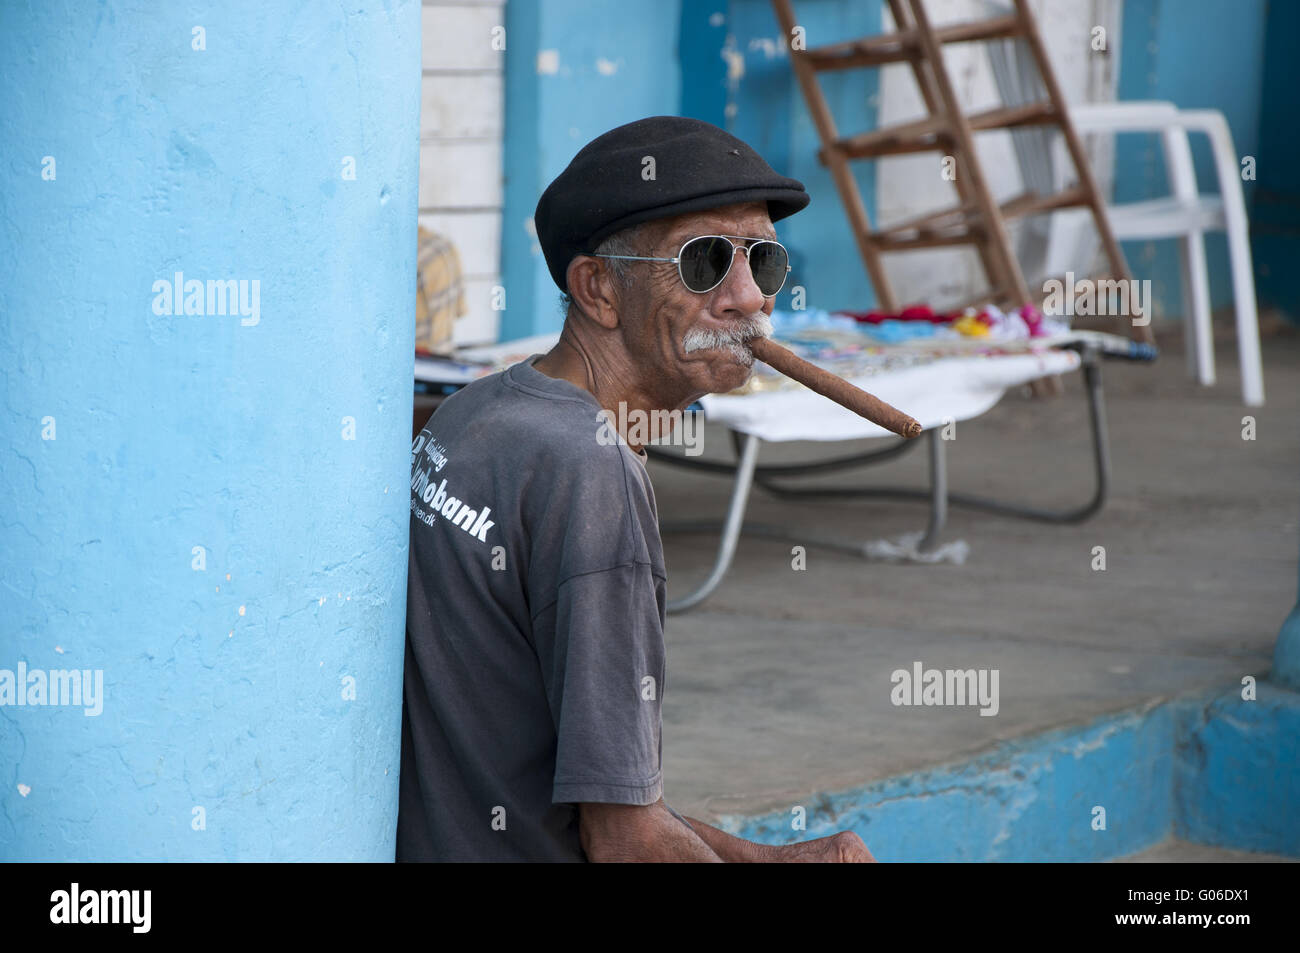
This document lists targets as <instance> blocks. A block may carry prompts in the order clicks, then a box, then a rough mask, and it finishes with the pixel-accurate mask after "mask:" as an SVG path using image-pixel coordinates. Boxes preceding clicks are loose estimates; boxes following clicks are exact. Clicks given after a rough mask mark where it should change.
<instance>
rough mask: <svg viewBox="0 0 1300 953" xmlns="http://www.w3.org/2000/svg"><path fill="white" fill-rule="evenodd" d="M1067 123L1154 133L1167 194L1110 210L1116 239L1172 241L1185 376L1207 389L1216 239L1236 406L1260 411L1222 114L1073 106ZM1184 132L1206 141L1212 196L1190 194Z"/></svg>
mask: <svg viewBox="0 0 1300 953" xmlns="http://www.w3.org/2000/svg"><path fill="white" fill-rule="evenodd" d="M1070 117H1071V118H1072V119H1073V120H1074V124H1075V127H1076V128H1077V129H1078V130H1079V132H1080V133H1088V132H1105V133H1119V132H1154V133H1159V134H1160V136H1161V138H1162V141H1163V144H1164V153H1165V167H1166V169H1167V171H1168V177H1169V185H1170V190H1171V194H1170V195H1169V196H1168V197H1167V198H1159V199H1148V200H1144V201H1141V202H1129V203H1124V204H1121V205H1113V206H1110V207H1109V209H1108V217H1109V219H1110V226H1111V229H1112V230H1113V231H1114V233H1115V237H1116V238H1118V239H1121V240H1122V239H1136V240H1154V239H1159V238H1178V239H1179V250H1180V253H1181V257H1182V273H1183V303H1184V319H1185V322H1186V329H1187V333H1186V341H1187V363H1188V370H1189V372H1190V373H1193V374H1194V376H1195V377H1196V378H1197V380H1198V381H1199V382H1200V383H1201V384H1202V385H1205V386H1209V385H1211V384H1213V383H1214V340H1213V336H1212V335H1211V330H1210V281H1209V271H1208V269H1207V268H1206V264H1205V239H1204V236H1205V233H1206V232H1207V231H1220V230H1221V231H1224V232H1226V233H1227V237H1228V258H1229V261H1230V263H1231V267H1232V294H1233V304H1234V310H1235V311H1236V320H1237V350H1238V353H1239V358H1240V362H1241V389H1242V398H1243V400H1244V401H1245V403H1246V404H1247V405H1249V406H1251V407H1258V406H1261V405H1262V404H1263V403H1264V371H1263V364H1262V361H1261V359H1260V350H1259V316H1258V310H1257V306H1256V302H1255V278H1254V273H1253V269H1252V266H1251V257H1250V226H1249V222H1248V221H1247V218H1246V201H1245V197H1244V194H1243V191H1242V188H1241V175H1240V166H1239V165H1238V160H1237V153H1236V150H1235V149H1234V148H1233V145H1232V133H1231V132H1230V131H1229V129H1228V123H1227V120H1226V119H1224V117H1223V114H1222V113H1220V112H1217V111H1215V110H1212V109H1178V108H1177V107H1176V106H1174V105H1173V104H1172V103H1166V102H1116V103H1093V104H1087V105H1082V106H1073V107H1071V109H1070ZM1189 132H1197V133H1205V134H1206V135H1207V136H1208V137H1209V139H1210V148H1211V151H1212V154H1213V156H1214V168H1215V173H1216V175H1217V176H1218V179H1219V189H1220V194H1219V195H1217V196H1216V195H1201V194H1199V193H1198V192H1197V190H1196V170H1195V168H1194V167H1193V164H1192V150H1191V147H1190V145H1189V144H1188V139H1187V134H1188V133H1189Z"/></svg>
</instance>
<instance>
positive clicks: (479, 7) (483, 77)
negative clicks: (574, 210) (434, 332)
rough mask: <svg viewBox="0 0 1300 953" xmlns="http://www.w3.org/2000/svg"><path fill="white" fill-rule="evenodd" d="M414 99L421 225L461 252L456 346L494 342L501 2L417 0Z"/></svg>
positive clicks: (498, 260)
mask: <svg viewBox="0 0 1300 953" xmlns="http://www.w3.org/2000/svg"><path fill="white" fill-rule="evenodd" d="M422 13H423V23H422V32H423V41H424V51H423V68H424V75H423V78H422V80H421V95H420V224H421V225H423V226H424V227H425V228H429V229H433V230H435V231H438V232H440V233H442V234H444V235H446V236H448V237H449V238H450V239H451V240H452V241H453V242H454V243H455V244H456V249H457V251H458V252H459V253H460V261H461V267H462V268H463V269H464V272H465V298H466V304H467V305H468V306H469V313H468V314H467V315H466V316H465V317H463V318H461V319H460V320H459V321H457V322H456V327H455V331H454V334H453V340H454V341H455V342H456V343H457V344H473V343H482V342H491V341H495V340H496V339H497V327H498V323H499V318H500V312H497V311H493V310H492V306H491V294H492V287H493V286H494V285H498V284H500V282H501V206H502V198H503V196H502V180H501V168H502V164H501V133H502V124H503V116H504V114H505V101H504V89H505V85H504V79H503V77H504V73H503V66H504V63H505V54H504V53H501V52H499V51H496V50H493V49H492V46H491V43H490V39H491V36H492V28H493V27H494V26H498V25H504V23H505V9H504V2H503V0H424V9H423V10H422Z"/></svg>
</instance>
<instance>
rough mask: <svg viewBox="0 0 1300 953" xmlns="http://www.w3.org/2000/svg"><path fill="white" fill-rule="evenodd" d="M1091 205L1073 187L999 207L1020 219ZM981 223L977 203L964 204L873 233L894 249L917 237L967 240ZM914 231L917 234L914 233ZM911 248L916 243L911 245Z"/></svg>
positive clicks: (1005, 215) (1031, 194)
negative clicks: (896, 245) (970, 232)
mask: <svg viewBox="0 0 1300 953" xmlns="http://www.w3.org/2000/svg"><path fill="white" fill-rule="evenodd" d="M1087 204H1088V197H1087V195H1085V194H1084V191H1083V189H1080V188H1071V189H1065V190H1064V191H1061V192H1055V193H1053V194H1051V195H1039V194H1038V193H1036V192H1026V193H1025V194H1023V195H1018V196H1016V197H1015V198H1013V199H1009V200H1008V201H1006V202H1003V203H1002V204H1001V205H1000V206H999V207H998V210H999V211H1000V212H1001V214H1002V217H1003V218H1016V217H1018V216H1024V215H1036V214H1038V213H1039V212H1048V211H1051V210H1053V209H1058V208H1071V207H1076V206H1081V205H1087ZM978 224H979V210H978V209H977V208H976V207H975V206H974V205H973V204H964V205H958V206H954V207H952V208H945V209H940V210H939V211H937V212H927V213H926V214H924V215H919V216H917V217H916V218H911V219H908V220H906V221H903V222H898V223H897V224H895V225H889V226H887V227H885V228H882V229H880V231H877V232H873V233H872V234H871V240H872V241H873V242H874V243H876V244H877V245H878V246H879V247H881V248H884V247H886V246H890V247H891V248H892V246H893V244H895V243H899V242H904V243H910V242H911V241H912V239H914V238H951V239H954V240H956V239H958V238H959V236H962V237H963V240H964V236H965V235H966V233H968V232H969V231H971V230H972V229H976V230H977V228H978ZM953 229H964V230H965V231H964V232H959V233H956V234H945V233H951V232H952V230H953ZM912 232H915V233H916V234H915V235H911V234H910V233H912ZM905 236H906V237H905ZM954 243H956V241H954ZM908 247H913V246H912V245H911V244H909V245H908Z"/></svg>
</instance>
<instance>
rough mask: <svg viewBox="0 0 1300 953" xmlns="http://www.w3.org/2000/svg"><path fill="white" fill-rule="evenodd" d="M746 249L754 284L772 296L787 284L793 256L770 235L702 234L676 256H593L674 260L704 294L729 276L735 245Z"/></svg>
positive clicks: (683, 276)
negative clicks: (758, 237)
mask: <svg viewBox="0 0 1300 953" xmlns="http://www.w3.org/2000/svg"><path fill="white" fill-rule="evenodd" d="M732 239H737V240H739V241H742V242H753V243H754V244H752V245H748V246H746V245H737V244H736V243H735V242H733V241H732ZM737 248H739V249H740V250H741V251H743V252H744V253H745V258H746V259H748V261H749V270H750V271H751V272H752V273H753V275H754V284H756V285H758V290H759V291H761V292H762V293H763V297H765V298H771V297H774V296H775V295H776V293H777V292H778V291H780V290H781V288H782V286H783V285H784V284H785V278H786V275H788V274H789V273H790V256H789V254H788V253H787V252H786V250H785V246H784V245H782V244H781V243H780V242H774V241H772V240H771V239H770V238H760V239H753V238H746V237H745V236H744V235H700V236H698V237H696V238H692V239H690V240H688V241H687V242H686V243H685V244H684V245H682V247H681V250H680V251H678V252H677V257H676V258H642V257H640V256H638V255H595V254H593V255H592V256H591V257H593V258H623V259H626V260H627V261H662V262H669V263H672V264H675V265H676V266H677V274H678V275H680V276H681V279H682V284H684V285H685V286H686V288H687V290H688V291H693V292H695V293H696V294H704V293H705V292H706V291H712V290H713V289H714V288H716V287H718V285H720V284H722V282H723V281H724V280H725V279H726V277H727V274H728V273H729V272H730V271H731V264H732V262H734V261H735V260H736V249H737Z"/></svg>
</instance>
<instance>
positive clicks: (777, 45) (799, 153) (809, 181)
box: [684, 0, 882, 310]
mask: <svg viewBox="0 0 1300 953" xmlns="http://www.w3.org/2000/svg"><path fill="white" fill-rule="evenodd" d="M881 6H882V4H881V3H878V2H870V3H862V2H857V0H821V2H816V0H811V2H810V0H803V2H801V3H796V4H795V15H796V18H797V20H798V24H799V26H802V27H803V28H804V30H805V41H806V43H807V45H808V46H809V47H815V46H823V45H826V44H829V43H838V42H841V41H843V40H850V39H855V38H857V37H860V36H867V35H870V34H875V33H880V32H881V29H882V27H881V17H880V10H881ZM726 23H727V25H726V31H727V33H728V34H729V36H730V42H729V46H730V47H731V48H732V49H734V50H735V52H736V54H738V55H740V56H743V58H744V69H743V76H741V77H740V78H739V80H738V81H737V82H736V83H735V85H734V89H733V92H732V95H731V97H730V102H731V103H732V104H733V106H734V108H733V109H732V110H731V114H730V115H729V116H728V117H727V125H726V128H727V129H728V130H729V131H730V132H732V133H733V134H734V135H736V136H739V137H740V138H741V139H744V140H745V141H746V142H748V143H750V144H751V145H752V146H754V148H755V149H757V150H758V151H759V153H760V154H762V155H763V156H764V157H765V158H766V159H767V160H768V162H770V163H771V164H772V166H773V168H775V169H776V170H777V171H778V172H781V173H782V174H784V175H791V176H794V177H795V178H796V179H799V180H800V181H801V182H803V184H804V186H805V187H806V188H807V189H808V192H809V194H810V195H811V196H812V202H811V203H810V204H809V205H808V207H807V208H805V209H804V210H803V211H801V212H799V213H798V214H796V215H794V216H792V217H791V218H789V219H787V220H785V221H783V222H779V223H777V234H778V235H779V236H780V237H781V240H782V241H783V242H784V243H785V244H786V245H787V247H788V248H789V249H790V264H791V267H792V269H793V270H792V271H791V273H790V278H789V280H788V281H787V282H786V286H785V288H783V289H782V291H781V294H780V295H778V296H777V304H776V306H777V307H778V308H784V309H788V308H789V307H790V303H791V295H792V293H793V291H794V289H795V288H796V287H797V286H802V287H803V288H804V289H806V300H805V305H806V306H807V307H809V308H825V309H827V310H836V309H849V310H866V309H869V308H871V307H873V306H874V305H875V303H876V297H875V292H874V291H873V290H872V287H871V283H870V281H869V280H868V278H867V273H866V269H865V267H864V266H863V264H862V259H861V258H860V257H859V256H858V251H857V246H856V245H855V244H854V240H853V233H852V230H851V229H850V228H849V221H848V216H847V215H846V214H845V211H844V206H843V205H841V204H840V200H839V194H838V193H837V192H836V191H835V185H834V183H833V182H832V181H831V177H830V173H829V172H828V171H827V170H826V168H825V166H823V165H822V164H821V163H820V162H818V161H817V150H818V149H819V148H821V141H820V140H819V139H818V138H817V130H816V128H815V127H814V125H813V121H812V116H811V114H810V113H809V112H808V108H807V106H805V105H804V100H803V96H802V95H801V93H800V92H799V84H798V83H797V82H796V80H795V77H794V71H793V70H792V69H791V68H790V54H789V52H788V50H787V49H786V46H785V42H786V41H785V37H784V36H782V34H781V32H780V26H779V24H778V23H777V21H776V16H775V15H774V14H773V12H772V5H771V3H770V2H769V0H731V3H730V11H729V15H728V19H727V21H726ZM719 58H721V57H720V56H719ZM684 65H685V67H686V72H685V75H686V76H687V77H688V79H689V77H691V76H693V75H695V73H696V70H695V69H694V64H684ZM878 77H879V73H878V71H876V70H848V71H844V72H833V73H825V74H822V76H821V77H820V81H821V84H822V90H823V92H824V94H825V96H826V100H827V103H828V104H829V106H830V109H831V114H832V115H833V116H834V118H835V122H836V124H837V127H838V130H839V132H840V134H841V135H850V134H852V133H856V132H864V131H866V130H869V129H874V128H875V127H876V125H877V108H876V105H875V103H876V96H877V93H878V92H879V88H880V87H879V78H878ZM700 118H708V117H700ZM853 172H854V175H855V177H856V179H857V182H858V188H859V190H860V191H861V193H862V198H863V201H864V202H865V203H866V207H867V214H868V215H869V216H871V217H872V218H873V220H874V216H875V212H876V209H875V194H876V176H875V165H874V164H873V163H871V162H858V163H854V165H853Z"/></svg>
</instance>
